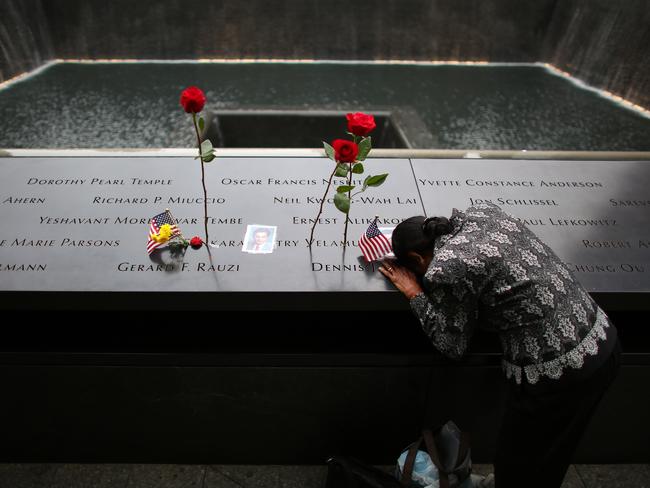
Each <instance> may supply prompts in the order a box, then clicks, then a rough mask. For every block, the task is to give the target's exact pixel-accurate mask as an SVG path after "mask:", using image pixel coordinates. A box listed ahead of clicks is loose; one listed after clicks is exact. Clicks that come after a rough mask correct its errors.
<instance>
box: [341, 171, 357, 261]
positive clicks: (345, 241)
mask: <svg viewBox="0 0 650 488" xmlns="http://www.w3.org/2000/svg"><path fill="white" fill-rule="evenodd" d="M349 164H350V170H349V171H348V186H352V165H353V164H354V163H349ZM351 194H352V190H348V201H349V206H348V213H346V214H345V230H344V231H343V249H345V246H347V245H348V220H350V209H351V208H352V197H351V196H350V195H351Z"/></svg>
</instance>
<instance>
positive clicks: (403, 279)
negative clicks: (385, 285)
mask: <svg viewBox="0 0 650 488" xmlns="http://www.w3.org/2000/svg"><path fill="white" fill-rule="evenodd" d="M379 271H380V272H381V274H383V275H384V276H385V277H386V278H388V279H389V280H390V281H392V282H393V285H395V287H396V288H397V289H398V290H399V291H401V292H402V293H403V294H404V296H405V297H406V298H408V299H409V300H410V299H411V298H413V297H414V296H416V295H419V294H420V293H422V287H421V286H420V282H419V281H418V279H417V277H416V276H415V274H414V273H413V272H412V271H410V270H408V269H406V268H405V267H404V266H400V265H399V264H397V262H395V261H394V260H388V259H387V260H384V261H383V262H382V265H381V266H380V267H379Z"/></svg>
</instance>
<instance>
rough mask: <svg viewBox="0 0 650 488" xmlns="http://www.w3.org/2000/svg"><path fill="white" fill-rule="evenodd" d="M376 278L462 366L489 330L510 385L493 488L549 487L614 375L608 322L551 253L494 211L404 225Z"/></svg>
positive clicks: (487, 208)
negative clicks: (473, 343) (476, 336)
mask: <svg viewBox="0 0 650 488" xmlns="http://www.w3.org/2000/svg"><path fill="white" fill-rule="evenodd" d="M392 239H393V251H394V253H395V256H396V258H397V261H386V262H385V263H383V266H381V267H380V271H381V272H382V273H383V274H384V275H385V276H386V277H387V278H388V279H390V280H391V281H392V282H393V284H394V285H395V286H396V287H397V288H398V289H399V290H400V291H401V292H402V293H403V294H404V295H405V296H406V298H408V299H409V301H410V304H411V309H412V310H413V312H414V313H415V315H416V316H417V317H418V318H419V320H420V322H421V324H422V327H423V329H424V331H425V332H426V333H427V335H428V336H429V337H430V338H431V341H432V342H433V345H434V346H435V347H436V348H437V349H438V350H439V351H440V352H442V353H443V354H445V355H446V356H449V357H451V358H460V357H461V356H463V354H464V353H465V351H466V350H467V345H468V343H469V340H470V338H471V336H472V334H473V332H474V331H475V330H476V329H477V328H482V329H486V330H490V331H493V332H496V333H498V334H499V337H500V340H501V345H502V349H503V369H504V372H505V376H506V378H507V380H508V383H509V386H508V390H507V398H506V411H505V413H504V416H503V420H502V425H501V429H500V432H499V439H498V442H497V452H496V459H495V463H494V466H495V481H496V487H497V488H509V487H515V486H516V487H519V486H526V487H536V486H539V487H544V488H552V487H559V486H560V485H561V484H562V480H563V478H564V475H565V473H566V470H567V468H568V467H569V464H570V463H571V457H572V455H573V453H574V451H575V449H576V447H577V444H578V441H579V440H580V437H581V436H582V434H583V432H584V431H585V429H586V427H587V423H588V421H589V418H590V417H591V416H592V414H593V412H594V410H595V408H596V406H597V404H598V402H599V401H600V399H601V397H602V395H603V394H604V392H605V390H606V389H607V387H608V386H609V384H610V383H611V382H612V380H613V379H614V377H615V376H616V373H617V371H618V367H619V359H620V348H619V346H618V339H617V333H616V329H615V327H614V325H613V324H612V323H611V322H610V320H609V319H608V317H607V316H606V315H605V313H604V312H603V311H602V310H601V309H600V307H598V305H597V304H596V303H595V302H594V301H593V299H592V298H591V297H590V296H589V294H588V293H587V292H586V291H585V290H584V288H583V287H582V286H581V285H580V284H579V283H578V281H577V280H576V279H575V278H574V277H573V276H572V274H571V272H570V271H569V270H568V269H567V267H566V266H565V265H564V264H563V263H562V261H561V260H560V259H559V258H558V257H557V256H556V255H555V254H554V253H553V251H552V250H551V249H550V248H549V247H548V246H546V245H545V244H544V243H543V242H541V241H540V240H539V239H538V238H537V237H536V236H535V235H534V234H533V233H532V232H531V231H530V230H529V229H528V228H527V227H525V226H524V224H523V223H522V222H520V221H519V220H518V219H516V218H514V217H511V216H509V215H508V214H506V213H505V212H503V211H502V210H501V209H500V208H499V207H497V206H496V205H493V204H479V205H474V206H472V207H470V208H468V209H467V210H466V211H465V212H460V211H458V210H456V209H454V211H453V215H452V217H451V219H449V220H447V219H446V218H444V217H435V218H429V219H425V218H424V217H412V218H410V219H408V220H405V221H404V222H402V223H401V224H400V225H398V226H397V228H396V229H395V230H394V232H393V237H392Z"/></svg>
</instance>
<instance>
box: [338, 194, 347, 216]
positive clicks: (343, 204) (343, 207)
mask: <svg viewBox="0 0 650 488" xmlns="http://www.w3.org/2000/svg"><path fill="white" fill-rule="evenodd" d="M334 205H336V208H338V209H339V210H340V211H341V212H343V213H344V214H347V213H349V212H350V199H349V198H348V196H347V195H346V194H345V193H337V194H336V195H334Z"/></svg>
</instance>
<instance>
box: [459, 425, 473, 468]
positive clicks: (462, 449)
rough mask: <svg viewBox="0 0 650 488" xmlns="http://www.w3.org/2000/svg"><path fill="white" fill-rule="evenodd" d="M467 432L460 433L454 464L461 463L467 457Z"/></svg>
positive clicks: (468, 444)
mask: <svg viewBox="0 0 650 488" xmlns="http://www.w3.org/2000/svg"><path fill="white" fill-rule="evenodd" d="M469 441H470V438H469V433H467V432H461V433H460V445H459V446H458V458H457V459H456V465H459V464H461V463H462V462H463V461H464V460H465V458H466V457H467V453H468V452H469V446H470V443H469Z"/></svg>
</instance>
